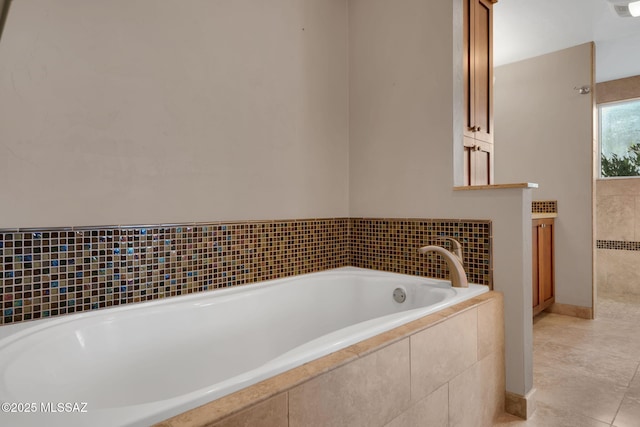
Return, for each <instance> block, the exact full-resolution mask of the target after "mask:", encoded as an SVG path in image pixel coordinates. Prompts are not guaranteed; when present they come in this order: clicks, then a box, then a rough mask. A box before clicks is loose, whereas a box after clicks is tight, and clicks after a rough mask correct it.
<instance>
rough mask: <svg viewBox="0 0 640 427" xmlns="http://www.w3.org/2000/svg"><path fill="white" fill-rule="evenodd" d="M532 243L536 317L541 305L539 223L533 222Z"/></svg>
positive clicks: (533, 296)
mask: <svg viewBox="0 0 640 427" xmlns="http://www.w3.org/2000/svg"><path fill="white" fill-rule="evenodd" d="M531 242H532V248H533V249H532V251H531V255H532V257H531V271H532V273H533V277H532V279H531V284H532V286H531V295H532V300H533V304H532V305H533V314H534V315H535V314H536V313H537V312H538V310H536V309H537V308H538V306H539V305H540V285H539V278H538V222H537V221H533V222H532V226H531Z"/></svg>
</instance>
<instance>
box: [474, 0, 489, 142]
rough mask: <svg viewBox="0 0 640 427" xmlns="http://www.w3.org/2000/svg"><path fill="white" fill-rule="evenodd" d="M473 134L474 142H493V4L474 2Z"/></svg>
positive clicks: (483, 0) (476, 0) (481, 1)
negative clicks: (475, 140)
mask: <svg viewBox="0 0 640 427" xmlns="http://www.w3.org/2000/svg"><path fill="white" fill-rule="evenodd" d="M472 5H473V15H474V16H475V20H474V28H473V30H474V36H473V38H474V40H473V55H474V57H473V63H474V66H473V69H474V73H473V74H474V76H473V98H474V103H473V125H472V126H474V129H473V133H474V134H475V139H477V140H479V141H484V142H486V143H493V90H492V89H493V49H492V46H493V5H492V2H491V1H490V0H473V1H472Z"/></svg>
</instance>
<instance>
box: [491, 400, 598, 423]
mask: <svg viewBox="0 0 640 427" xmlns="http://www.w3.org/2000/svg"><path fill="white" fill-rule="evenodd" d="M609 425H610V424H609V423H603V422H602V421H598V420H594V419H593V418H589V417H586V416H584V415H581V414H578V413H573V412H570V411H567V410H566V409H558V408H554V407H551V406H547V405H545V404H544V403H538V409H536V413H535V414H534V415H533V417H532V418H531V419H529V420H526V421H525V420H522V419H520V418H518V417H514V416H513V415H509V414H505V415H503V416H502V417H500V418H499V419H498V421H497V422H496V423H495V424H494V426H499V427H608V426H609Z"/></svg>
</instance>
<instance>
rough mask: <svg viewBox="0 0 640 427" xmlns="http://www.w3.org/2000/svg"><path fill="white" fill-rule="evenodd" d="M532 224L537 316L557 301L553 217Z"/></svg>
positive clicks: (534, 309)
mask: <svg viewBox="0 0 640 427" xmlns="http://www.w3.org/2000/svg"><path fill="white" fill-rule="evenodd" d="M532 224H533V226H532V228H531V230H532V232H531V240H532V244H533V245H532V246H533V248H532V259H531V267H532V268H531V270H532V273H533V274H532V279H531V282H532V287H531V292H532V306H533V315H534V316H535V315H536V314H538V313H540V312H541V311H542V310H544V309H545V308H547V307H549V306H550V305H551V304H553V302H554V301H555V298H554V296H555V284H554V259H553V256H554V255H553V244H554V242H553V240H554V237H553V219H537V220H533V222H532Z"/></svg>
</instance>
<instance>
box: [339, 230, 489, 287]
mask: <svg viewBox="0 0 640 427" xmlns="http://www.w3.org/2000/svg"><path fill="white" fill-rule="evenodd" d="M440 237H453V238H454V239H457V240H458V241H460V243H461V244H462V249H463V251H462V255H463V259H464V268H465V271H466V272H467V277H468V279H469V282H471V283H478V284H482V285H489V286H492V283H493V282H492V277H493V265H492V258H491V253H492V252H491V242H492V233H491V221H486V220H448V219H380V218H352V219H351V265H353V266H355V267H362V268H371V269H374V270H384V271H391V272H395V273H403V274H413V275H417V276H427V277H436V278H441V279H445V278H448V274H449V272H448V268H447V265H446V264H445V262H444V260H443V259H442V258H441V257H440V256H439V255H437V254H434V253H429V254H420V253H419V252H418V248H420V247H422V246H427V245H444V246H445V247H448V246H447V245H446V244H443V243H441V242H438V241H437V239H438V238H440Z"/></svg>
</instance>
